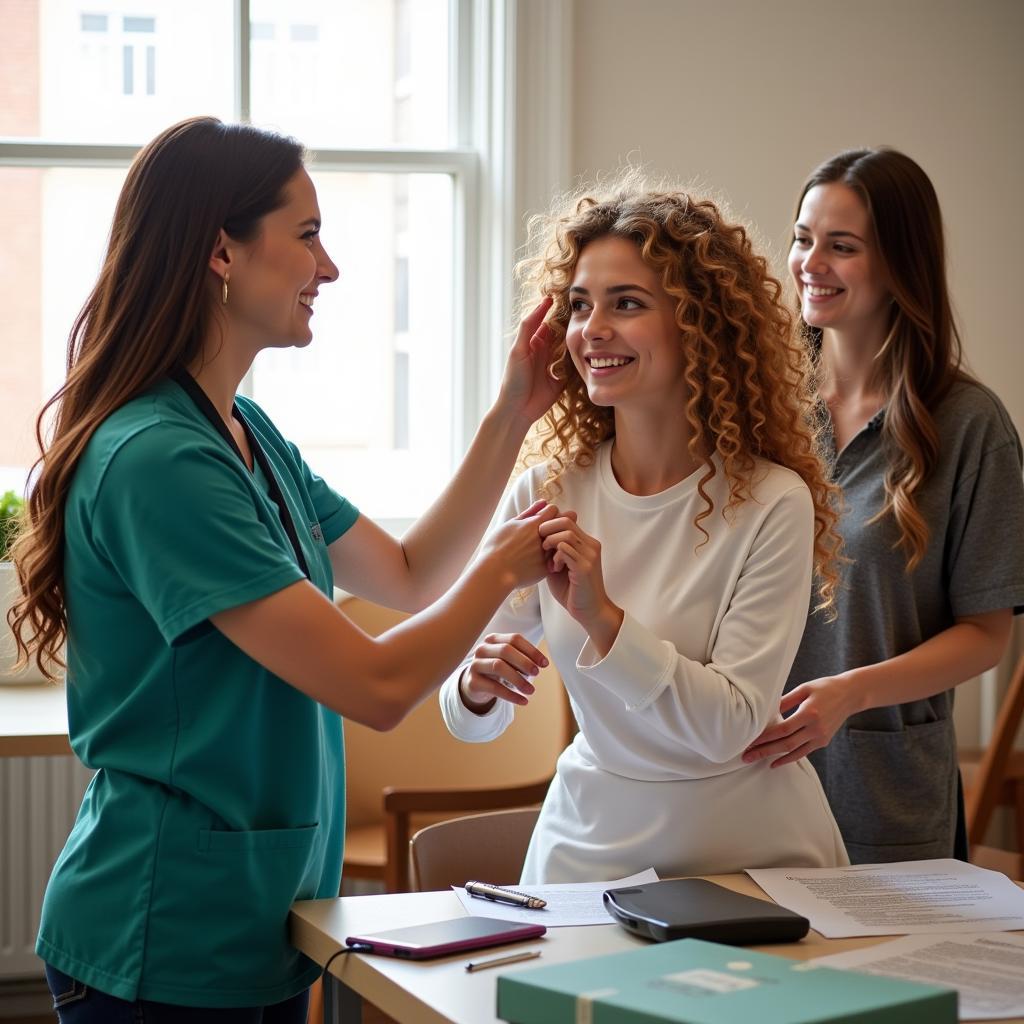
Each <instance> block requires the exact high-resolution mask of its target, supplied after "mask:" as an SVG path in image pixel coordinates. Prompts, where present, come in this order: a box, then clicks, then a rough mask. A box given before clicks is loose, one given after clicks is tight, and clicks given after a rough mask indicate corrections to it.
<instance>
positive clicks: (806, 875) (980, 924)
mask: <svg viewBox="0 0 1024 1024" xmlns="http://www.w3.org/2000/svg"><path fill="white" fill-rule="evenodd" d="M747 874H748V875H750V877H751V878H752V879H753V880H754V881H755V882H756V883H757V884H758V885H759V886H761V888H762V889H764V891H765V892H766V893H768V895H769V896H771V898H772V899H773V900H775V902H776V903H778V904H780V905H781V906H783V907H788V908H789V909H790V910H794V911H796V913H798V914H803V916H804V917H806V918H808V919H809V920H810V922H811V927H812V928H814V929H815V930H816V931H819V932H821V934H822V935H824V936H825V937H826V938H829V939H843V938H850V937H852V936H856V935H919V934H926V933H931V932H942V933H946V932H1002V931H1016V930H1018V929H1024V891H1022V890H1021V889H1019V888H1018V887H1017V886H1016V885H1014V884H1013V882H1011V881H1010V880H1009V879H1008V878H1007V877H1006V875H1002V874H1000V873H999V872H998V871H987V870H985V869H984V868H979V867H975V866H974V865H973V864H965V863H964V862H963V861H959V860H952V859H949V860H917V861H910V860H908V861H899V862H898V863H895V864H855V865H852V866H851V867H847V868H756V869H754V868H751V869H748V871H747Z"/></svg>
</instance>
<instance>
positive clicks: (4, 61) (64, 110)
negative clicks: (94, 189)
mask: <svg viewBox="0 0 1024 1024" xmlns="http://www.w3.org/2000/svg"><path fill="white" fill-rule="evenodd" d="M82 6H83V5H82V3H81V0H13V2H8V3H5V4H4V8H3V9H4V16H3V31H2V36H3V57H2V58H0V95H2V96H3V98H4V102H3V103H0V135H10V136H15V137H21V138H40V139H52V140H58V141H62V142H92V143H142V142H146V141H148V140H149V139H150V138H152V137H153V136H154V135H156V134H157V132H159V131H161V130H162V129H163V128H166V127H167V125H169V124H172V123H173V122H174V121H178V120H180V119H181V118H183V117H189V116H191V115H193V114H213V115H215V116H217V117H222V118H225V119H228V120H230V119H231V118H232V116H233V111H234V83H233V78H232V74H233V72H232V61H231V54H232V53H233V52H234V49H233V17H234V5H233V4H232V3H229V2H227V0H215V2H209V0H175V2H174V3H166V2H163V0H106V2H104V3H103V5H102V7H100V8H96V7H91V8H88V9H86V10H85V11H83V10H82ZM198 69H201V73H199V70H198Z"/></svg>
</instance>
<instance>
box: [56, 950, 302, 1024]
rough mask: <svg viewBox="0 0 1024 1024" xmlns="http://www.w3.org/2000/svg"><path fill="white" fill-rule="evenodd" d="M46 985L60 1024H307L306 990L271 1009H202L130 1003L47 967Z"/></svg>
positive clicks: (263, 1007) (139, 1001) (265, 1007)
mask: <svg viewBox="0 0 1024 1024" xmlns="http://www.w3.org/2000/svg"><path fill="white" fill-rule="evenodd" d="M46 983H47V984H48V985H49V986H50V992H51V993H52V995H53V1008H54V1009H55V1010H56V1011H57V1019H58V1020H59V1021H60V1024H306V1013H307V1011H308V1008H309V990H308V989H307V990H306V991H305V992H300V993H299V994H298V995H297V996H292V998H291V999H286V1000H285V1001H284V1002H283V1003H275V1004H274V1005H273V1006H246V1007H241V1008H238V1009H204V1008H201V1007H194V1006H172V1005H171V1004H169V1003H151V1002H149V1001H148V1000H145V999H139V1000H136V1001H135V1002H129V1001H128V1000H126V999H115V998H114V996H108V995H107V994H106V993H105V992H100V991H98V990H97V989H94V988H90V987H89V986H88V985H83V984H82V983H81V982H80V981H76V980H75V979H74V978H70V977H68V975H66V974H64V973H63V971H58V970H57V969H56V968H55V967H51V966H50V965H49V964H47V965H46Z"/></svg>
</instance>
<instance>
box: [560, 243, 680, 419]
mask: <svg viewBox="0 0 1024 1024" xmlns="http://www.w3.org/2000/svg"><path fill="white" fill-rule="evenodd" d="M569 308H570V317H569V324H568V326H567V328H566V335H565V343H566V347H567V349H568V351H569V355H570V357H571V358H572V361H573V364H574V365H575V367H576V370H577V372H578V373H579V375H580V377H581V378H582V379H583V382H584V384H585V385H586V387H587V392H588V394H589V396H590V400H591V401H592V402H593V403H594V404H595V405H602V406H614V407H616V408H623V407H626V406H631V405H632V406H642V407H644V408H645V409H647V410H656V409H658V408H666V407H671V408H673V409H674V410H675V411H677V412H678V411H681V410H682V408H683V402H684V400H685V394H686V387H685V383H684V381H683V371H684V366H685V360H684V356H683V346H682V342H681V335H680V331H679V328H678V327H677V326H676V322H675V309H676V300H675V299H673V298H672V296H670V295H669V294H668V293H667V292H666V291H665V289H664V288H663V287H662V285H661V278H660V275H659V274H658V272H657V271H655V270H654V269H652V268H651V267H649V266H648V265H647V264H646V263H645V262H644V261H643V259H642V258H641V256H640V250H639V249H638V248H637V246H636V245H635V244H634V243H633V242H631V241H629V240H628V239H625V238H618V237H616V236H613V235H609V236H605V237H604V238H598V239H597V240H595V241H593V242H590V243H589V244H588V245H586V246H585V248H584V249H583V251H582V252H581V253H580V256H579V259H578V260H577V262H576V272H575V274H574V275H573V279H572V284H571V285H570V288H569Z"/></svg>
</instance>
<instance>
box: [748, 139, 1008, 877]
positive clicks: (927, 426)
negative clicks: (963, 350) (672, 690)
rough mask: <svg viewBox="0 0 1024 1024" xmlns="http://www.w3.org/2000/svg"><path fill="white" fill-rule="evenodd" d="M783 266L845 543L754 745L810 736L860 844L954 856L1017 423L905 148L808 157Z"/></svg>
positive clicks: (990, 630)
mask: <svg viewBox="0 0 1024 1024" xmlns="http://www.w3.org/2000/svg"><path fill="white" fill-rule="evenodd" d="M789 269H790V272H791V273H792V275H793V280H794V282H795V284H796V289H797V295H798V298H799V302H800V314H801V318H802V320H803V324H804V327H805V329H806V331H807V333H808V335H809V337H810V340H811V343H812V346H813V347H814V348H815V349H817V351H818V352H819V353H820V361H821V378H822V379H821V398H822V407H823V409H825V410H826V411H827V435H828V437H829V447H830V448H831V449H832V451H831V454H832V458H833V460H834V479H835V482H836V483H837V484H838V485H839V486H840V487H841V488H842V491H843V505H844V509H845V511H844V514H843V519H842V523H841V532H842V535H843V537H844V539H845V543H846V550H847V552H848V554H849V555H851V556H852V562H851V565H850V568H849V572H848V574H847V578H846V583H847V586H844V588H843V590H842V592H841V593H840V594H839V595H838V596H837V610H838V612H839V615H838V618H837V619H836V620H835V622H832V623H830V622H826V621H824V620H823V619H822V618H821V617H820V616H818V615H812V616H811V618H810V620H809V622H808V624H807V630H806V632H805V633H804V638H803V641H802V642H801V645H800V650H799V651H798V653H797V657H796V661H795V662H794V665H793V671H792V673H791V674H790V679H789V682H788V684H787V690H788V692H787V694H786V696H785V698H784V700H783V702H782V710H783V711H785V712H793V713H792V714H791V715H790V717H789V718H787V719H786V720H785V721H784V722H781V723H779V724H778V725H776V726H774V727H772V728H770V729H768V730H767V732H766V733H765V734H764V735H763V736H762V737H760V739H759V741H758V743H757V744H755V745H754V746H753V747H752V749H751V750H750V752H749V753H748V757H749V759H750V760H751V761H753V760H757V759H760V758H765V759H768V760H769V761H770V762H771V763H772V764H773V765H786V766H789V765H790V764H791V763H792V762H793V761H795V760H797V759H799V758H803V757H806V756H807V755H808V754H810V755H811V761H812V763H813V764H814V766H815V768H816V769H817V770H818V773H819V775H820V776H821V780H822V784H823V785H824V787H825V792H826V793H827V794H828V798H829V802H830V803H831V805H832V810H833V811H834V812H835V815H836V818H837V820H838V822H839V827H840V829H841V830H842V833H843V838H844V839H845V840H846V846H847V849H848V850H849V853H850V857H851V859H852V860H853V861H854V862H855V863H876V862H886V861H900V860H919V859H925V858H930V857H950V856H953V855H956V856H958V857H960V858H962V859H964V860H966V858H967V835H966V829H965V828H964V815H963V796H962V789H961V787H960V786H959V784H958V779H959V775H958V772H957V756H956V735H955V733H954V730H953V688H954V687H956V686H957V685H959V684H960V683H962V682H963V681H964V680H966V679H970V678H971V677H972V676H976V675H978V674H979V673H980V672H983V671H984V670H985V669H987V668H990V667H991V666H992V665H995V664H996V663H997V662H998V661H999V659H1000V658H1001V657H1002V655H1003V652H1004V651H1005V650H1006V646H1007V643H1008V640H1009V634H1010V623H1011V620H1012V617H1013V613H1014V611H1016V612H1021V611H1024V544H1022V543H1021V538H1022V537H1024V484H1022V482H1021V444H1020V439H1019V438H1018V436H1017V432H1016V430H1015V429H1014V427H1013V424H1012V423H1011V422H1010V418H1009V416H1008V415H1007V413H1006V409H1005V408H1004V407H1003V405H1002V403H1001V402H1000V401H999V399H998V398H997V397H996V396H995V395H994V394H993V393H992V392H991V391H990V390H989V389H988V388H986V387H984V386H983V385H981V384H979V383H978V382H977V381H975V380H973V379H972V378H971V377H970V376H968V375H967V374H966V373H965V372H964V371H963V370H962V369H961V355H960V338H959V336H958V334H957V329H956V326H955V324H954V322H953V314H952V309H951V305H950V300H949V291H948V288H947V285H946V270H945V251H944V243H943V230H942V214H941V211H940V209H939V201H938V198H937V197H936V195H935V189H934V188H933V187H932V183H931V181H929V179H928V176H927V175H926V174H925V172H924V171H923V170H922V169H921V168H920V167H919V166H918V165H917V164H916V163H915V162H914V161H913V160H911V159H910V157H908V156H906V155H904V154H903V153H899V152H897V151H895V150H892V149H861V150H850V151H848V152H845V153H840V154H838V155H837V156H835V157H833V158H832V159H830V160H827V161H826V162H825V163H823V164H822V165H821V166H820V167H818V168H817V169H816V170H815V171H813V172H812V174H811V175H810V177H809V178H808V179H807V181H806V183H805V184H804V187H803V190H802V192H801V194H800V200H799V202H798V204H797V216H796V226H795V228H794V233H793V245H792V249H791V252H790V259H789Z"/></svg>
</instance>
